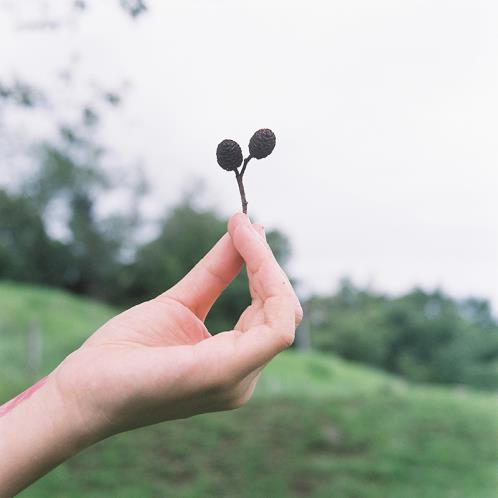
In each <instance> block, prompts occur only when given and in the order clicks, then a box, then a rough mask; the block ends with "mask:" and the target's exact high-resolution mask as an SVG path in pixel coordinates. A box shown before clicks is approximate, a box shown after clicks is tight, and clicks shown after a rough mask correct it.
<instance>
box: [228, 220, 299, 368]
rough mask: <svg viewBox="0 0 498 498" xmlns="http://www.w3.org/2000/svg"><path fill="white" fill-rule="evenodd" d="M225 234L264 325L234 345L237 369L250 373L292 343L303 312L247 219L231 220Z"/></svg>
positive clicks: (246, 334) (251, 328)
mask: <svg viewBox="0 0 498 498" xmlns="http://www.w3.org/2000/svg"><path fill="white" fill-rule="evenodd" d="M228 231H229V233H230V236H231V237H232V240H233V243H234V246H235V248H236V249H237V251H238V252H239V253H240V255H241V256H242V258H243V259H244V261H245V263H246V266H247V270H248V275H249V278H250V279H251V281H252V284H253V285H254V286H255V287H256V289H257V292H258V294H259V295H260V297H261V300H262V302H261V306H262V311H263V315H264V320H263V324H261V323H259V324H257V325H255V326H254V327H250V328H249V329H248V330H247V331H246V332H243V333H241V334H239V335H238V336H237V340H236V344H235V348H236V351H237V354H236V355H235V358H237V361H238V362H239V366H240V367H242V366H243V367H244V368H245V369H246V371H251V370H254V369H256V368H258V367H260V366H262V365H264V364H265V363H267V362H268V361H269V360H270V359H271V358H273V357H274V356H275V355H276V354H278V353H279V352H280V351H282V350H283V349H285V348H287V347H289V346H290V345H291V344H292V343H293V341H294V334H295V329H296V326H297V325H298V324H299V322H300V321H301V319H302V309H301V306H300V304H299V301H298V300H297V297H296V295H295V293H294V290H293V289H292V286H291V284H290V282H289V279H288V278H287V276H286V275H285V273H284V271H283V270H282V269H281V268H280V266H279V265H278V263H277V261H276V259H275V257H274V256H273V253H272V252H271V250H270V248H269V246H268V245H267V244H266V242H265V241H264V240H263V238H262V237H261V236H260V235H259V234H258V233H257V231H256V230H255V229H254V228H253V227H252V225H251V223H250V221H249V219H248V218H247V216H245V215H242V214H237V215H235V216H233V217H232V218H231V219H230V222H229V225H228Z"/></svg>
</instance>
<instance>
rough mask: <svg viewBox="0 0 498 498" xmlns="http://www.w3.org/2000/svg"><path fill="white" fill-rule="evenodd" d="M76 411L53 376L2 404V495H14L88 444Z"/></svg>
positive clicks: (1, 497)
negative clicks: (64, 397)
mask: <svg viewBox="0 0 498 498" xmlns="http://www.w3.org/2000/svg"><path fill="white" fill-rule="evenodd" d="M76 414H77V412H76V410H75V409H74V407H71V406H68V404H67V403H65V402H64V400H63V399H62V397H61V396H60V394H59V392H58V390H57V387H56V385H55V384H54V380H53V378H52V377H50V376H49V377H46V378H45V379H42V380H41V381H39V382H37V383H36V384H35V385H34V386H32V387H31V388H29V389H28V390H27V391H25V392H24V393H22V394H21V395H19V396H18V397H17V398H14V399H13V400H11V401H10V402H7V403H6V404H5V405H2V406H0V498H4V497H10V496H13V495H15V494H16V493H18V492H19V491H20V490H22V489H23V488H25V487H26V486H28V485H29V484H31V483H32V482H34V481H35V480H37V479H38V478H40V477H41V476H43V475H44V474H46V473H47V472H48V471H49V470H50V469H52V468H54V467H56V466H57V465H59V464H60V463H61V462H63V461H64V460H66V459H67V458H69V457H70V456H72V455H73V454H75V453H76V452H78V451H79V450H81V449H82V448H83V447H85V446H86V445H87V440H86V437H85V436H84V431H82V427H81V423H80V421H79V420H77V417H76Z"/></svg>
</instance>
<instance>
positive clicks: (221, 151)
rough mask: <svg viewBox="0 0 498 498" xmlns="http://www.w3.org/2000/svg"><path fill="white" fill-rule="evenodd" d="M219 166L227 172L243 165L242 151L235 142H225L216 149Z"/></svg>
mask: <svg viewBox="0 0 498 498" xmlns="http://www.w3.org/2000/svg"><path fill="white" fill-rule="evenodd" d="M216 159H217V160H218V164H219V165H220V166H221V167H222V168H223V169H224V170H226V171H233V170H235V169H237V168H238V167H239V166H240V165H241V164H242V160H243V158H242V149H241V148H240V145H239V144H238V143H237V142H235V141H234V140H229V139H226V140H223V141H222V142H220V143H219V144H218V147H217V149H216Z"/></svg>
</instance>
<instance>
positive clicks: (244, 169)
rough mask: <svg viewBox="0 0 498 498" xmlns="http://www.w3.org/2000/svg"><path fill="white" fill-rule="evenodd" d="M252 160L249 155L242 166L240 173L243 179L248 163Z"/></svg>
mask: <svg viewBox="0 0 498 498" xmlns="http://www.w3.org/2000/svg"><path fill="white" fill-rule="evenodd" d="M251 159H252V156H251V155H250V154H249V155H248V156H247V157H246V158H245V159H244V164H243V165H242V170H241V171H240V176H241V177H243V176H244V173H245V171H246V166H247V163H248V162H249V161H250V160H251Z"/></svg>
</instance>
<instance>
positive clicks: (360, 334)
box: [309, 281, 498, 389]
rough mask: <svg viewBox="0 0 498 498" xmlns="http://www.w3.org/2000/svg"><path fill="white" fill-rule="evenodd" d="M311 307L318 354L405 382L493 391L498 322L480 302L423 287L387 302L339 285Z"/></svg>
mask: <svg viewBox="0 0 498 498" xmlns="http://www.w3.org/2000/svg"><path fill="white" fill-rule="evenodd" d="M309 306H310V307H311V310H312V311H311V313H312V321H313V335H312V339H313V343H314V346H315V347H316V348H317V349H320V350H322V351H330V352H334V353H336V354H339V355H341V356H343V357H344V358H347V359H351V360H355V361H361V362H364V363H367V364H370V365H374V366H377V367H380V368H383V369H385V370H387V371H389V372H393V373H396V374H400V375H402V376H404V377H407V378H409V379H411V380H416V381H421V382H439V383H451V384H468V385H472V386H476V387H482V388H490V389H496V388H497V387H498V324H497V323H496V321H495V320H494V318H493V316H492V313H491V310H490V307H489V303H487V302H486V301H483V300H477V299H467V300H463V301H457V300H453V299H451V298H450V297H448V296H446V295H445V294H444V293H442V292H441V291H435V292H425V291H423V290H421V289H415V290H413V291H411V292H409V293H408V294H406V295H404V296H401V297H397V298H390V297H388V296H385V295H382V294H379V293H376V292H373V291H369V290H366V289H359V288H356V287H354V286H353V285H352V284H351V282H349V281H343V282H342V285H341V287H340V288H339V290H338V291H337V293H336V294H335V295H333V296H330V297H328V296H327V297H313V298H312V299H310V302H309Z"/></svg>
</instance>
